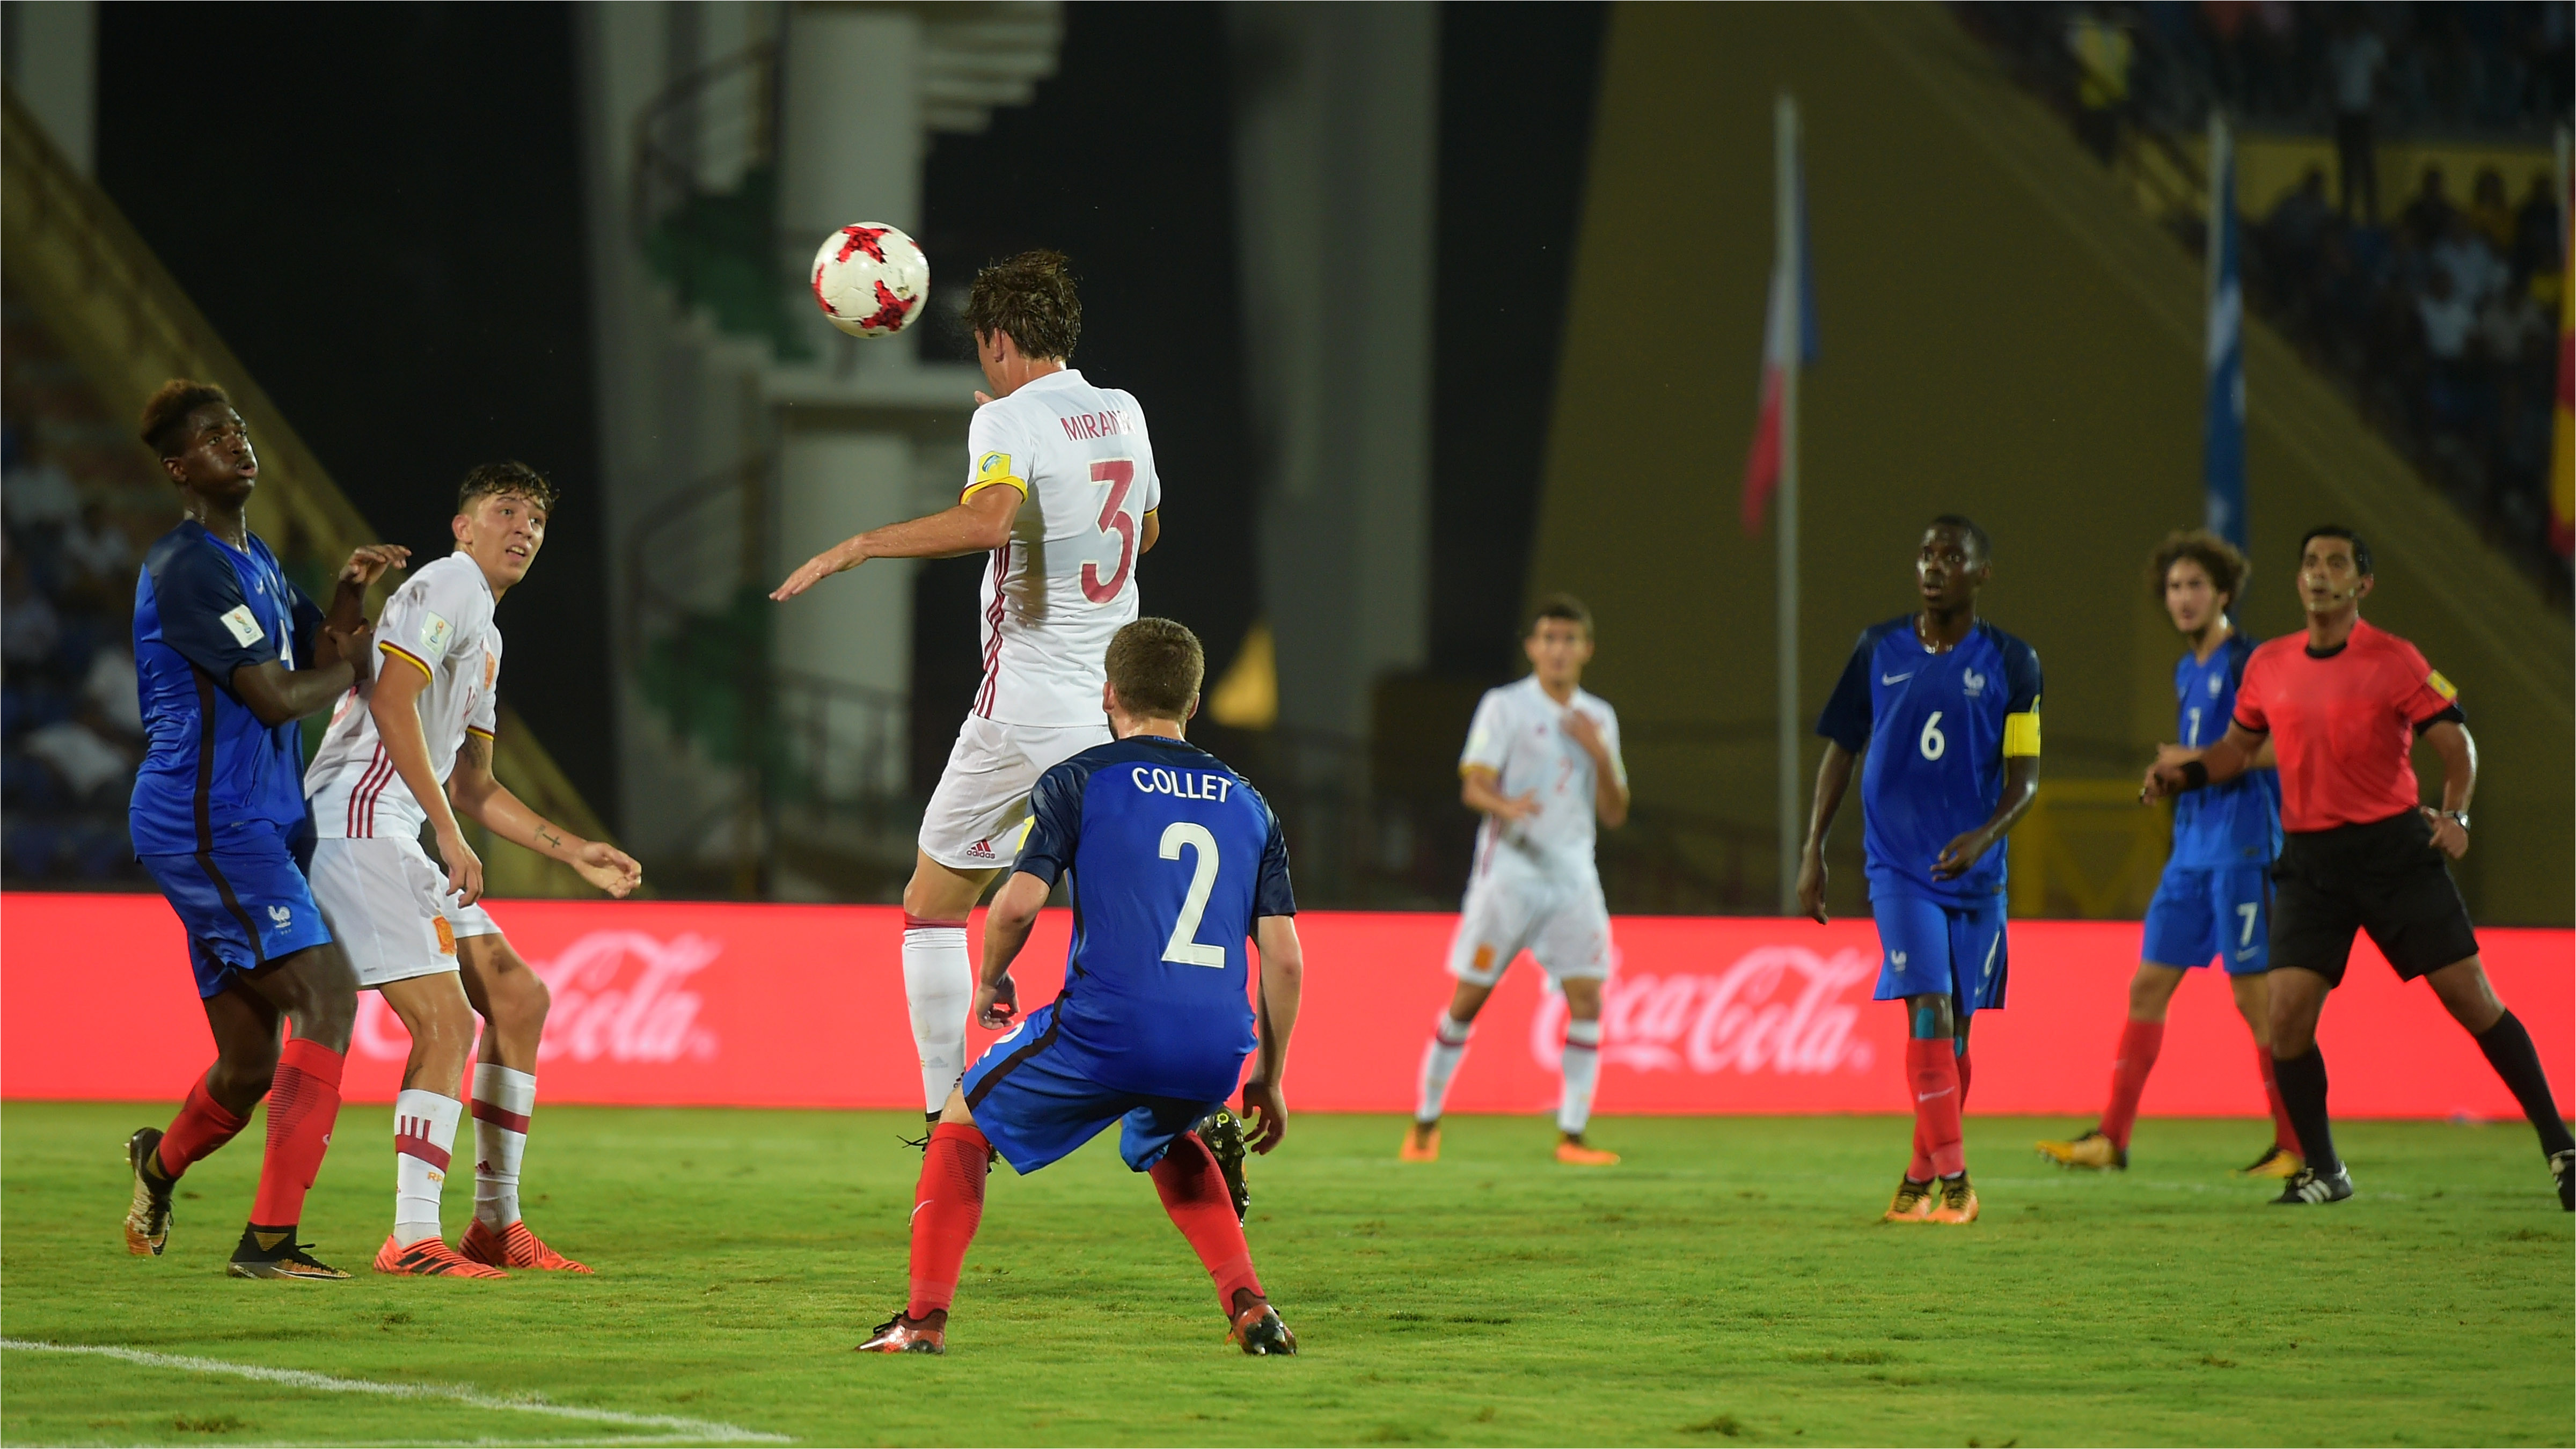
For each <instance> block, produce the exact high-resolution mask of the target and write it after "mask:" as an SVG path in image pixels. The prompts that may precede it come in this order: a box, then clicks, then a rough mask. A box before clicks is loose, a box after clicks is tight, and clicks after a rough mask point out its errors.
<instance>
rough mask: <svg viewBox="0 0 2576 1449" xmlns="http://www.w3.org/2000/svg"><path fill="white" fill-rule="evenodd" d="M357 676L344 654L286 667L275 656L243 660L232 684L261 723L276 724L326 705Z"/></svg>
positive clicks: (236, 692) (346, 688)
mask: <svg viewBox="0 0 2576 1449" xmlns="http://www.w3.org/2000/svg"><path fill="white" fill-rule="evenodd" d="M343 648H344V649H345V648H346V646H345V644H344V645H343ZM357 679H358V672H357V671H356V670H355V669H352V668H350V667H349V661H348V660H347V659H346V658H340V659H325V658H322V657H319V656H317V657H316V658H315V660H314V667H313V668H311V669H289V668H287V667H286V665H285V663H284V662H283V661H281V660H276V659H270V660H267V661H264V662H262V663H259V664H245V665H243V666H241V667H240V668H238V669H236V670H234V671H233V677H232V686H233V693H234V694H235V695H237V696H239V698H240V699H241V702H242V703H243V704H245V705H248V706H250V712H251V713H252V714H254V715H257V716H258V717H259V722H260V723H261V724H264V725H271V726H275V725H282V724H284V723H286V722H287V721H288V720H291V719H302V718H304V717H305V716H306V715H308V714H320V713H321V712H322V711H324V710H326V709H329V708H330V707H331V706H332V705H333V704H334V703H336V702H337V701H338V700H339V698H340V696H341V695H343V694H346V693H348V691H349V686H350V685H352V684H355V683H356V682H357Z"/></svg>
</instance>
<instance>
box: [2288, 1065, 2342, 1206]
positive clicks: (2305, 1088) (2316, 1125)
mask: <svg viewBox="0 0 2576 1449" xmlns="http://www.w3.org/2000/svg"><path fill="white" fill-rule="evenodd" d="M2272 1080H2273V1082H2274V1083H2275V1084H2277V1085H2278V1086H2279V1087H2280V1089H2281V1105H2282V1107H2283V1108H2285V1109H2286V1110H2287V1111H2288V1112H2289V1114H2290V1125H2291V1126H2293V1127H2296V1128H2298V1129H2299V1146H2300V1147H2301V1148H2302V1149H2304V1151H2303V1152H2302V1154H2301V1155H2303V1156H2305V1157H2306V1158H2307V1159H2308V1166H2310V1167H2312V1168H2314V1169H2316V1171H2317V1174H2318V1175H2319V1176H2321V1177H2332V1176H2333V1175H2334V1174H2336V1173H2338V1172H2341V1171H2342V1170H2343V1159H2342V1158H2339V1157H2337V1156H2335V1150H2334V1129H2333V1128H2332V1127H2330V1126H2328V1125H2327V1123H2326V1058H2325V1053H2323V1052H2321V1051H2318V1050H2317V1049H2316V1048H2315V1047H2313V1046H2311V1047H2309V1048H2308V1049H2307V1051H2306V1052H2304V1053H2302V1054H2301V1055H2299V1056H2295V1057H2284V1056H2275V1057H2273V1058H2272Z"/></svg>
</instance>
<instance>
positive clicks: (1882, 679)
mask: <svg viewBox="0 0 2576 1449" xmlns="http://www.w3.org/2000/svg"><path fill="white" fill-rule="evenodd" d="M1913 677H1914V671H1913V670H1911V669H1909V670H1907V671H1905V672H1904V673H1903V674H1882V675H1880V676H1879V677H1878V682H1879V683H1881V684H1903V683H1904V682H1905V681H1907V680H1909V679H1912V678H1913Z"/></svg>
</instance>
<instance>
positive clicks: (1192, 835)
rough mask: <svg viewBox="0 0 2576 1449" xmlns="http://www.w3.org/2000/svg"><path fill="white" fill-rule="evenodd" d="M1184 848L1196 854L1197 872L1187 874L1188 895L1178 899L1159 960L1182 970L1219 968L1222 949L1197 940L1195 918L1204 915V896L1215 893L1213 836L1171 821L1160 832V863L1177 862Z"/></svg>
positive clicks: (1203, 828)
mask: <svg viewBox="0 0 2576 1449" xmlns="http://www.w3.org/2000/svg"><path fill="white" fill-rule="evenodd" d="M1185 845H1186V846H1188V847H1189V848H1190V849H1192V850H1194V851H1196V852H1198V868H1197V869H1196V870H1194V871H1192V872H1191V873H1190V893H1189V894H1188V895H1187V896H1184V897H1182V899H1181V915H1180V919H1178V920H1176V921H1174V922H1172V939H1171V943H1170V944H1169V945H1166V946H1165V947H1163V959H1164V960H1166V961H1177V962H1179V963H1180V964H1181V965H1183V966H1215V967H1220V968H1221V967H1223V966H1224V965H1225V948H1224V947H1223V946H1211V945H1209V944H1207V943H1206V942H1204V941H1201V940H1199V939H1198V934H1199V917H1201V916H1203V915H1205V914H1207V903H1208V892H1210V891H1213V890H1215V889H1216V836H1214V835H1213V834H1211V833H1209V831H1208V828H1207V827H1206V826H1204V825H1200V824H1197V823H1195V822H1193V821H1188V820H1175V821H1173V822H1172V823H1171V824H1170V825H1169V826H1167V827H1165V829H1164V831H1163V859H1165V860H1178V859H1180V858H1181V847H1182V846H1185Z"/></svg>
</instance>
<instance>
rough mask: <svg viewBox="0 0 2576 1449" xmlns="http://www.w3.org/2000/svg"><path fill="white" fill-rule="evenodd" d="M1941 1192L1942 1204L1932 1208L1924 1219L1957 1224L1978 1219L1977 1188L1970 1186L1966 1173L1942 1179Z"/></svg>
mask: <svg viewBox="0 0 2576 1449" xmlns="http://www.w3.org/2000/svg"><path fill="white" fill-rule="evenodd" d="M1940 1194H1941V1205H1940V1206H1938V1207H1936V1208H1934V1209H1932V1211H1931V1213H1930V1214H1929V1215H1928V1216H1926V1217H1925V1218H1924V1219H1923V1221H1925V1222H1927V1223H1948V1224H1951V1225H1953V1226H1956V1225H1958V1224H1961V1223H1973V1222H1975V1221H1976V1220H1977V1190H1976V1189H1975V1188H1973V1187H1970V1186H1968V1175H1967V1174H1966V1173H1964V1172H1963V1173H1960V1174H1959V1175H1958V1176H1957V1177H1955V1178H1947V1177H1945V1178H1943V1179H1941V1186H1940Z"/></svg>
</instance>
